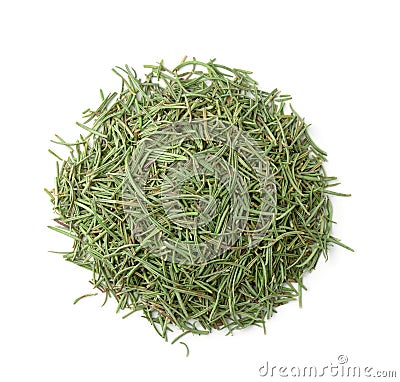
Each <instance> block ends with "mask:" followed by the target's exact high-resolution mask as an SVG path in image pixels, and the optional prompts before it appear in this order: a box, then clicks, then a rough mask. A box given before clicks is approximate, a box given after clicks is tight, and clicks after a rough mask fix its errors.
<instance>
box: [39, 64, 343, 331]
mask: <svg viewBox="0 0 400 382" xmlns="http://www.w3.org/2000/svg"><path fill="white" fill-rule="evenodd" d="M145 68H148V69H149V72H148V74H147V75H146V76H145V79H144V80H142V79H140V78H138V76H137V74H136V72H135V71H134V70H133V69H132V68H129V67H128V66H126V67H125V68H118V69H116V70H115V73H116V74H118V76H120V77H121V79H122V89H121V91H120V92H119V93H113V94H110V95H108V96H107V97H104V96H103V93H102V92H101V97H102V102H101V104H100V106H99V107H98V108H97V109H96V110H94V111H92V110H87V111H86V112H84V119H85V121H84V122H83V123H82V124H81V123H78V125H79V126H80V127H81V128H82V129H84V130H85V134H86V135H85V136H82V135H81V136H80V138H79V140H78V141H77V142H75V143H67V142H65V141H64V140H63V139H62V138H60V137H58V136H57V138H58V141H57V142H56V143H58V144H61V145H65V146H67V147H68V148H69V149H70V155H69V157H68V158H66V159H65V160H62V159H61V158H60V157H58V156H57V158H58V159H59V161H58V162H57V176H56V181H55V187H54V189H52V190H51V191H48V190H46V191H47V192H48V194H49V196H50V198H51V202H52V203H53V207H54V212H55V214H56V217H55V219H54V220H55V222H56V223H57V225H56V226H54V227H50V228H52V229H53V230H55V231H57V232H61V233H63V234H65V235H67V236H69V237H71V238H73V240H74V243H73V250H72V251H71V252H67V253H65V252H64V257H65V258H66V259H67V260H68V261H71V262H73V263H75V264H77V265H79V266H82V267H84V268H87V269H89V270H90V271H91V272H92V280H91V282H92V283H93V286H94V288H97V289H99V290H100V291H102V292H104V294H105V296H106V297H109V296H113V297H114V298H115V300H116V301H117V302H118V307H117V311H119V310H122V309H124V310H126V311H127V312H128V313H127V315H129V314H131V313H132V312H135V311H138V310H140V311H142V312H143V313H144V315H145V316H146V318H147V319H148V320H149V321H150V323H151V324H152V325H153V326H154V328H155V329H156V330H157V332H158V333H159V334H160V335H161V336H162V337H164V338H166V337H167V333H168V332H169V331H170V330H171V328H172V327H173V326H176V327H178V328H179V329H181V330H182V331H183V334H185V333H198V334H206V333H209V332H210V331H211V330H212V329H213V328H216V329H222V328H226V329H228V331H229V332H231V331H233V330H235V329H241V328H245V327H247V326H249V325H253V324H254V325H262V326H264V324H265V319H268V318H269V317H271V315H272V314H273V313H274V312H275V309H276V307H277V306H279V305H282V304H285V303H287V302H288V301H290V300H294V299H299V300H300V303H301V291H302V289H303V288H304V286H303V283H302V279H303V275H304V274H305V273H306V272H308V271H310V270H312V269H313V268H314V267H315V266H316V264H317V261H318V259H319V257H320V255H321V254H323V255H324V256H325V257H327V250H328V247H329V246H330V245H332V244H339V245H342V246H343V247H345V248H348V247H346V246H345V245H343V244H341V243H340V242H339V240H338V239H336V238H335V237H333V236H331V225H332V206H331V202H330V200H329V198H328V195H329V194H334V195H342V194H338V193H335V192H333V191H330V187H331V186H333V185H335V184H334V183H332V182H333V181H335V180H336V178H335V177H330V176H327V175H326V173H325V171H324V168H323V162H324V161H325V158H326V153H325V152H324V151H322V150H321V149H320V148H319V147H317V146H316V144H315V143H314V142H313V141H312V139H311V138H310V136H309V134H308V131H307V127H308V126H307V124H306V123H305V122H304V120H303V119H302V118H301V117H300V116H299V115H298V114H297V113H296V112H295V111H294V110H293V109H291V107H290V109H289V110H288V106H287V105H286V103H287V101H288V100H289V99H290V97H289V96H282V95H280V94H279V92H278V91H277V90H273V91H272V92H266V91H263V90H260V89H258V87H257V83H256V82H255V81H254V80H253V79H252V78H251V77H250V72H248V71H245V70H239V69H231V68H228V67H226V66H222V65H219V64H217V63H215V62H214V61H213V60H212V61H210V62H208V63H202V62H198V61H196V60H192V61H187V62H186V61H185V60H184V61H183V62H182V63H181V64H180V65H178V66H177V67H176V68H174V69H172V70H169V69H168V68H166V67H165V66H164V65H163V63H162V62H161V63H159V64H157V65H148V66H145ZM218 124H219V125H218ZM211 125H212V126H216V125H218V126H220V128H221V131H225V132H226V131H228V130H226V129H225V130H224V127H226V126H231V127H232V126H234V127H235V130H234V131H235V137H236V138H239V139H236V141H238V142H239V141H240V142H242V141H243V140H246V142H247V146H246V147H244V148H243V147H242V150H240V149H236V148H237V147H238V146H234V145H233V144H232V142H231V141H233V140H234V139H233V138H232V139H231V138H229V134H230V132H231V131H232V130H229V134H228V135H226V136H225V138H224V139H222V140H221V139H219V140H217V141H216V140H215V139H214V140H213V139H208V138H207V134H208V132H209V130H207V129H209V126H211ZM171 126H174V130H173V133H174V134H175V135H174V137H175V138H176V137H177V138H178V139H175V138H174V139H175V140H174V139H172V140H171V139H169V137H170V136H171V135H169V134H170V133H171V130H168V129H170V127H171ZM177 126H178V127H177ZM185 126H186V127H188V126H189V131H190V134H189V135H186V136H185V139H181V140H179V136H180V135H179V134H180V132H182V137H183V136H184V135H185V132H184V131H186V132H187V131H188V130H187V129H186V130H184V129H185ZM202 126H205V127H206V130H204V129H203V130H202V132H201V133H199V134H198V135H196V132H198V131H199V130H201V129H202ZM179 129H181V130H179ZM160 132H161V133H160ZM193 134H194V135H193ZM238 134H239V135H238ZM154 137H156V139H155V141H156V142H157V145H156V146H154V145H147V151H146V152H145V153H144V151H143V147H144V146H145V145H144V143H148V142H149V141H150V142H151V139H152V138H154ZM164 140H165V142H166V143H165V144H164V145H162V142H163V141H164ZM228 141H229V142H230V143H229V142H228ZM153 142H154V139H153ZM240 142H239V145H240V144H241V143H240ZM249 142H250V143H251V145H250V146H249V144H248V143H249ZM161 146H162V147H161ZM251 147H254V150H253V149H251ZM255 147H256V149H255ZM246 150H247V151H246ZM152 152H153V153H156V154H157V155H153V158H152V160H150V159H149V158H150V157H151V156H152ZM254 152H256V154H254V155H256V156H254V157H253V159H254V158H259V162H260V161H261V162H262V161H263V160H266V161H267V162H268V171H266V172H265V178H264V180H265V179H267V181H266V182H265V181H264V180H263V179H262V178H260V176H259V175H260V174H262V171H263V167H262V166H261V167H260V166H258V164H257V163H259V162H254V161H252V160H250V157H251V156H252V153H254ZM246 153H248V154H246ZM260 153H261V154H260ZM260 155H261V156H260ZM193 158H197V159H196V160H197V163H199V162H200V161H203V162H202V163H203V164H202V165H201V166H202V169H200V170H199V168H197V167H196V168H195V167H193V166H192V167H190V166H189V165H187V164H188V163H192V162H191V161H192V160H193ZM132 161H133V162H132ZM177 162H178V163H180V164H181V163H186V167H184V168H182V166H175V165H174V164H175V163H177ZM132 163H133V164H132ZM204 168H206V170H204ZM213 169H218V171H217V170H215V172H214V173H213ZM257 171H258V173H257ZM191 172H192V175H191V174H190V173H191ZM182 174H183V175H182ZM179 175H181V178H179ZM233 178H235V179H239V178H240V179H241V180H240V181H239V183H238V182H236V183H233V182H232V181H231V180H232V179H233ZM127 179H128V180H130V181H128V182H127ZM127 184H128V186H127ZM166 184H167V185H166ZM165 185H166V186H165ZM234 185H235V187H234ZM127 190H128V191H129V193H128V194H127ZM263 190H264V191H265V190H267V191H268V192H267V193H266V194H265V195H264V196H267V198H268V197H269V201H268V203H267V204H266V205H267V207H268V208H267V209H265V208H264V207H265V205H264V207H263V200H262V193H263ZM127 195H128V196H127ZM240 195H243V197H242V198H241V197H240ZM173 196H175V197H173ZM232 199H235V200H236V202H235V203H234V202H233V201H232ZM132 210H134V212H135V213H131V212H132ZM261 210H262V211H261ZM204 211H205V212H206V213H204ZM260 211H261V212H260ZM265 211H267V212H265ZM240 213H241V214H242V215H240ZM264 213H265V216H267V220H265V221H264V220H262V219H263V218H262V217H263V216H264V215H263V214H264ZM232 216H233V218H232ZM238 216H240V218H238ZM242 217H244V218H243V219H242ZM143 219H144V220H143ZM196 219H197V220H196ZM237 222H240V223H241V224H238V223H237ZM228 228H229V230H228V231H229V233H231V234H236V235H233V236H232V235H229V233H228V234H227V233H226V232H225V233H224V229H225V230H226V229H228ZM160 237H161V238H162V240H161V239H160ZM221 237H222V238H223V239H221V240H220V239H219V238H221ZM226 237H228V238H230V240H228V241H226V240H225V239H226ZM255 237H256V240H255V239H254V238H255ZM154 238H158V239H157V240H158V241H157V240H155V239H154ZM224 240H225V241H224ZM149 243H151V245H149ZM209 243H214V244H213V245H212V246H210V245H209ZM207 245H209V246H208V247H207ZM193 248H201V249H202V253H203V255H205V256H203V257H201V256H200V255H199V254H200V251H198V253H197V254H196V258H195V259H193V257H190V256H191V254H192V255H193V253H188V252H191V249H193ZM216 249H218V251H217V252H216ZM221 249H222V250H221ZM207 250H210V251H211V252H212V256H207ZM166 251H167V252H166ZM211 252H210V253H211ZM178 255H182V256H183V257H182V258H185V259H186V260H188V259H189V260H190V261H181V260H182V258H178V257H179V256H178ZM174 256H178V257H174ZM185 256H186V257H185ZM188 256H189V257H188ZM127 315H126V316H127ZM264 328H265V326H264Z"/></svg>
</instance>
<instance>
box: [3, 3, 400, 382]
mask: <svg viewBox="0 0 400 382" xmlns="http://www.w3.org/2000/svg"><path fill="white" fill-rule="evenodd" d="M398 4H399V2H397V1H386V0H380V1H365V0H364V1H338V0H336V1H321V0H319V1H308V0H302V1H300V0H296V1H285V0H283V1H276V0H275V1H249V0H248V1H241V2H237V1H198V2H190V1H182V2H178V1H173V0H170V1H156V0H153V1H149V2H145V1H137V2H133V1H108V2H105V1H80V2H78V1H65V2H62V1H13V2H11V1H10V2H2V4H1V6H0V33H1V58H0V68H1V70H0V97H1V116H0V121H1V122H0V125H1V132H0V142H1V146H0V155H1V158H0V159H1V169H2V173H1V178H0V179H1V188H0V192H1V198H0V202H1V204H0V206H1V215H0V216H1V220H0V221H1V223H0V224H1V230H0V235H1V249H0V251H1V265H0V267H1V276H0V283H1V285H0V288H1V289H0V290H1V305H0V309H1V313H0V322H1V325H0V353H1V355H0V380H2V381H6V382H12V381H24V382H27V381H40V382H45V381H88V380H91V381H96V382H103V381H110V380H113V381H117V380H120V381H155V380H163V381H177V382H178V381H189V380H192V381H217V380H227V381H262V380H268V378H262V377H260V376H259V373H258V370H259V368H260V367H261V366H262V365H264V364H265V362H266V361H269V362H270V363H271V364H272V363H273V364H276V365H287V366H292V365H298V366H302V365H303V366H304V365H330V363H331V362H332V363H333V364H335V363H336V360H337V357H338V355H340V354H344V355H347V356H348V358H349V364H350V363H351V364H353V365H359V366H371V367H375V368H376V369H383V370H392V369H395V370H397V375H398V378H400V364H399V358H400V357H399V353H400V352H399V341H400V332H399V321H400V314H399V309H398V308H399V283H398V278H399V266H400V260H399V259H400V250H399V239H400V235H399V228H400V214H399V213H400V209H399V201H398V200H399V194H400V191H399V185H400V183H399V181H398V180H399V171H398V165H399V151H400V150H399V137H400V118H399V104H400V96H399V89H400V74H399V68H400V59H399V37H400V26H399V25H400V23H399V14H400V13H399V9H398ZM184 55H188V56H189V57H191V56H196V58H198V59H201V60H208V59H210V58H217V60H218V62H219V63H222V64H226V65H228V66H233V67H240V68H243V69H249V70H253V72H254V77H255V78H256V79H257V80H258V81H259V82H260V86H262V87H263V88H265V89H266V90H271V89H273V88H275V87H277V88H279V89H281V90H282V91H283V93H289V94H291V95H292V96H293V105H294V107H295V108H296V110H297V111H298V112H299V113H300V114H301V115H303V116H305V117H306V119H307V121H308V122H311V123H312V127H311V133H312V135H313V137H314V138H315V140H316V141H317V143H318V144H319V145H320V146H321V147H322V148H323V149H325V150H326V151H327V152H328V154H329V163H328V164H327V169H328V172H329V174H332V175H337V176H339V178H340V180H341V181H342V185H341V186H340V190H339V189H338V191H343V192H351V193H352V194H353V196H352V197H351V198H348V199H344V198H335V199H334V218H335V220H336V221H337V222H338V223H339V224H338V225H337V226H336V227H335V230H334V234H335V235H336V236H338V237H340V238H341V239H342V240H343V241H344V242H346V243H347V244H349V245H350V246H352V247H354V248H355V249H356V252H355V253H354V254H353V253H350V252H347V251H345V250H343V249H341V248H336V249H333V250H332V251H331V252H330V260H329V261H328V262H327V263H325V262H324V261H323V260H322V261H320V263H319V264H318V267H317V270H316V271H315V272H313V273H312V274H311V275H309V277H307V278H306V286H307V287H308V289H309V290H308V292H306V293H305V294H304V302H303V305H304V306H303V308H302V309H299V308H298V305H297V303H295V302H293V303H291V304H288V305H286V306H284V307H281V308H279V310H278V314H276V315H275V316H274V317H273V318H272V319H271V320H270V321H269V322H268V323H267V330H268V333H267V335H266V336H264V335H263V334H262V330H261V329H258V328H254V329H253V328H252V329H249V330H245V331H242V332H237V333H236V334H235V335H234V336H224V335H223V333H215V334H212V335H208V336H203V337H190V336H186V337H185V341H186V342H187V343H188V345H189V347H190V351H191V354H190V356H189V357H188V358H186V357H185V349H184V347H183V346H182V345H180V344H176V345H171V344H170V343H165V342H163V341H162V339H160V337H158V335H157V334H156V333H155V332H154V330H153V329H152V327H151V326H150V324H149V323H148V322H147V321H146V320H145V319H143V318H141V315H140V313H138V314H136V315H134V316H133V317H132V316H131V318H129V319H127V320H122V319H121V315H116V314H115V308H116V305H115V304H114V303H113V302H109V303H108V304H107V305H106V306H105V307H104V308H101V307H100V305H101V303H102V297H101V296H97V297H93V298H89V299H84V300H82V301H80V302H79V303H78V304H77V305H72V302H73V300H74V299H75V298H76V297H78V296H80V295H82V294H84V293H88V292H90V291H91V288H90V285H89V283H88V280H89V278H90V274H89V273H88V272H87V271H85V270H83V269H79V268H78V267H76V266H74V265H73V264H70V263H67V262H65V261H64V260H63V259H62V257H61V256H60V255H56V254H53V253H49V252H48V250H61V251H62V250H69V248H70V245H71V242H70V241H69V240H68V239H64V238H63V237H61V235H59V234H57V233H55V232H52V231H50V230H48V229H47V228H46V226H47V225H48V224H50V223H51V221H50V218H51V217H52V211H51V204H50V202H49V200H48V197H47V195H46V194H45V193H44V192H43V188H44V187H50V188H51V187H52V185H53V179H54V175H55V164H54V160H53V158H52V157H51V155H50V154H49V153H48V152H47V149H48V148H49V147H52V146H51V144H50V142H49V140H50V139H52V138H53V137H54V133H58V134H60V135H61V136H63V137H64V138H65V139H66V140H68V139H75V138H76V137H77V134H79V133H80V131H79V128H78V127H76V126H75V121H79V120H80V116H81V112H82V111H83V110H85V109H86V108H88V107H95V106H97V104H98V103H99V93H98V90H99V88H100V87H101V88H103V89H104V90H105V91H108V90H114V89H115V90H118V89H119V86H120V82H119V79H118V78H117V77H116V76H115V75H114V74H113V73H112V72H111V68H112V67H113V66H115V65H124V64H129V65H131V66H133V67H135V68H137V69H138V71H139V73H143V72H144V71H143V70H142V69H141V67H142V65H143V64H149V63H150V64H151V63H155V62H157V61H159V60H161V59H164V60H165V63H166V64H167V65H170V66H174V65H176V64H178V63H179V62H180V60H181V58H182V57H183V56H184ZM53 148H54V147H53ZM273 379H274V380H290V378H289V379H288V378H286V379H285V378H278V377H274V378H273ZM339 379H340V378H335V379H334V380H339ZM293 380H295V379H293ZM314 380H316V379H314ZM326 380H327V379H326ZM358 380H361V379H358ZM364 380H371V378H369V379H368V378H366V379H364ZM392 380H393V379H392Z"/></svg>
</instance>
